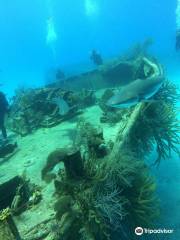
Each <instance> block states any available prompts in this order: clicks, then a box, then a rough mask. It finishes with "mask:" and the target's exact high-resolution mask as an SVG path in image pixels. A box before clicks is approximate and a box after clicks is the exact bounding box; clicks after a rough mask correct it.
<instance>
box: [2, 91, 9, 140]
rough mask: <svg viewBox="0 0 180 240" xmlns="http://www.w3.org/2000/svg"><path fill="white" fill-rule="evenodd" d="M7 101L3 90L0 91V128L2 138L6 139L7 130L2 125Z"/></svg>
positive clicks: (6, 111) (6, 110)
mask: <svg viewBox="0 0 180 240" xmlns="http://www.w3.org/2000/svg"><path fill="white" fill-rule="evenodd" d="M8 106H9V104H8V101H7V99H6V96H5V95H4V93H3V92H1V91H0V129H1V131H2V136H3V138H4V139H7V132H6V128H5V126H4V120H5V115H6V113H8V111H9V109H8Z"/></svg>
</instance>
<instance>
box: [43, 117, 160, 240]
mask: <svg viewBox="0 0 180 240" xmlns="http://www.w3.org/2000/svg"><path fill="white" fill-rule="evenodd" d="M84 126H85V127H84ZM77 129H78V131H80V133H79V134H78V136H77V139H76V141H77V143H78V145H79V148H80V150H79V153H80V154H79V155H78V157H74V156H73V155H72V156H73V157H71V161H70V162H71V163H72V162H73V165H71V164H68V165H65V168H64V170H61V171H59V173H58V175H56V176H55V181H54V184H55V189H56V196H57V202H56V204H55V211H56V218H57V221H58V224H59V226H60V227H59V231H58V233H59V234H60V239H61V238H63V239H67V240H68V239H72V238H74V239H88V240H89V239H100V240H101V239H102V240H105V239H111V234H112V233H116V234H117V235H118V239H123V240H125V239H134V236H131V234H130V232H131V233H132V232H133V228H134V227H135V226H136V224H137V223H139V222H140V221H141V220H142V219H143V218H145V216H146V223H147V224H148V225H146V227H147V226H150V224H151V223H152V222H153V220H154V219H155V218H156V217H157V215H158V204H157V199H156V196H155V195H156V194H155V182H154V180H153V179H152V178H151V177H150V176H149V175H148V168H147V167H146V166H145V164H144V162H143V161H142V160H138V159H137V158H135V157H134V158H133V157H132V153H129V154H128V155H126V154H125V153H123V151H122V149H121V156H119V155H118V157H115V156H116V155H114V153H113V150H112V151H111V152H110V150H109V152H108V153H107V155H106V156H101V158H100V159H98V155H97V154H95V153H96V147H95V148H94V146H93V148H92V145H91V144H92V142H91V137H94V136H98V138H99V140H98V143H100V142H103V143H104V144H105V142H104V140H103V133H102V131H100V133H99V134H98V135H97V130H96V129H95V128H93V127H92V126H91V125H90V124H89V123H87V122H84V121H83V120H81V121H80V122H79V123H78V127H77ZM93 142H95V141H94V140H93ZM77 143H75V145H77ZM117 144H118V146H119V147H120V145H119V143H117ZM95 146H96V145H95ZM121 147H122V146H121ZM64 152H65V150H63V154H62V150H56V151H55V152H52V153H51V154H50V155H49V156H51V157H50V158H49V157H48V161H47V165H46V166H45V168H44V169H45V170H44V169H43V170H42V177H43V178H44V179H46V175H47V174H48V173H49V171H50V170H52V169H53V167H54V166H55V165H56V164H57V163H58V162H59V161H63V162H64V164H65V162H66V160H65V159H66V157H67V155H68V153H69V150H68V149H67V151H66V154H64ZM92 152H94V153H93V154H92ZM85 153H86V154H85ZM52 156H53V158H52ZM51 158H52V159H51ZM79 162H80V163H81V164H80V166H81V173H82V174H81V176H79V167H78V168H77V166H79ZM47 166H48V167H47ZM72 166H73V171H74V172H73V174H72ZM76 169H77V171H76ZM68 172H70V174H67V173H68ZM77 172H78V174H77ZM127 223H128V224H127Z"/></svg>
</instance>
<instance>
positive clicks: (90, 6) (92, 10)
mask: <svg viewBox="0 0 180 240" xmlns="http://www.w3.org/2000/svg"><path fill="white" fill-rule="evenodd" d="M85 10H86V15H87V16H94V15H97V14H98V13H99V6H98V3H97V1H95V0H85Z"/></svg>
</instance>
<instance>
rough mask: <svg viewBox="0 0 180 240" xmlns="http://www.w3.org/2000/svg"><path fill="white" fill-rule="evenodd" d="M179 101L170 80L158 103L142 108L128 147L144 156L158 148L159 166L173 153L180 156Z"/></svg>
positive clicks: (157, 160) (145, 104) (150, 103)
mask: <svg viewBox="0 0 180 240" xmlns="http://www.w3.org/2000/svg"><path fill="white" fill-rule="evenodd" d="M177 99H179V94H178V92H177V89H176V86H175V85H173V84H172V83H170V82H169V81H166V82H165V83H164V85H163V87H162V88H161V89H160V91H159V92H158V93H157V94H156V95H155V100H154V101H152V102H149V103H143V104H142V105H141V109H140V110H139V114H138V116H137V119H136V123H135V124H134V125H133V128H132V129H131V131H130V132H129V136H128V139H127V140H126V147H127V148H130V149H131V150H132V151H133V152H135V153H136V154H137V155H138V156H139V157H142V156H144V155H147V154H148V153H149V152H151V151H152V150H153V148H154V145H155V146H156V150H157V154H158V156H157V159H156V160H155V164H159V163H160V161H161V159H168V158H170V157H171V152H172V151H174V152H176V153H177V154H179V155H180V151H179V149H178V144H179V143H180V138H179V133H180V127H179V123H178V119H177V110H176V103H177Z"/></svg>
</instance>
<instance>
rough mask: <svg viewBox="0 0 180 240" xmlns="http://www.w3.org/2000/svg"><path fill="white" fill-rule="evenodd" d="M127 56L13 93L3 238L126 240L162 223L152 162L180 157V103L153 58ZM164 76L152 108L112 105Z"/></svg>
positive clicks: (0, 212)
mask: <svg viewBox="0 0 180 240" xmlns="http://www.w3.org/2000/svg"><path fill="white" fill-rule="evenodd" d="M130 53H131V54H127V55H125V56H122V57H119V58H116V59H113V60H112V61H108V62H107V63H106V62H104V64H103V65H101V66H98V68H97V69H96V70H93V71H89V72H86V73H83V74H81V75H78V76H74V77H70V78H67V79H65V80H64V81H62V82H59V83H55V84H51V85H49V86H45V87H42V88H38V89H19V90H18V91H17V92H16V95H15V97H14V99H13V102H12V105H11V113H10V117H9V119H8V120H7V125H8V129H9V131H11V132H13V136H12V143H11V145H12V147H11V148H8V147H7V144H1V147H0V156H1V158H0V207H1V209H0V239H3V240H15V239H16V240H17V239H18V240H62V239H63V240H72V239H77V240H97V239H98V240H109V239H118V240H120V239H122V240H126V239H127V240H129V239H136V237H135V234H134V228H135V227H136V226H139V225H141V226H142V227H143V225H144V226H145V227H152V226H154V224H155V222H156V221H158V218H159V216H160V214H161V213H160V203H159V199H158V195H157V192H156V187H157V184H156V179H155V178H154V177H153V176H152V174H151V171H150V167H149V165H148V164H147V163H146V158H147V157H148V156H149V155H150V153H151V152H152V151H153V150H154V149H156V157H155V158H154V161H153V164H155V165H159V164H160V162H161V161H162V160H163V159H167V158H170V156H171V152H172V151H175V152H177V153H178V154H180V152H179V149H178V147H177V144H178V143H179V141H180V140H179V136H178V133H179V131H180V127H179V125H178V121H177V118H176V111H177V109H176V102H177V99H178V97H179V95H178V92H177V89H176V86H174V85H173V84H172V83H171V82H170V81H169V80H167V79H166V76H165V75H164V73H163V69H162V66H161V65H160V64H159V63H158V61H157V60H155V59H154V58H153V57H151V56H149V55H147V54H145V52H144V51H142V49H141V51H137V49H136V51H131V52H130ZM159 75H161V76H163V78H164V82H163V84H162V86H161V87H160V89H159V90H158V91H157V92H156V93H155V95H154V99H155V100H153V101H147V102H146V101H139V102H138V103H137V104H136V105H134V106H131V107H128V108H123V109H120V108H112V107H110V106H108V105H107V104H106V103H107V101H108V99H109V98H110V97H112V96H113V94H114V90H115V89H117V88H120V87H122V86H125V85H126V84H129V83H131V82H133V81H135V80H136V79H142V80H143V81H146V80H147V79H148V78H151V77H152V76H153V77H157V76H159ZM77 86H78V88H77ZM80 86H81V87H80ZM54 99H56V101H55V100H54ZM62 99H63V100H64V101H65V102H66V103H67V105H68V107H69V108H68V109H67V105H66V106H65V107H66V112H65V114H62V101H60V100H62ZM16 142H17V143H16ZM8 144H10V143H8ZM11 162H13V166H16V169H14V167H12V164H11Z"/></svg>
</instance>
